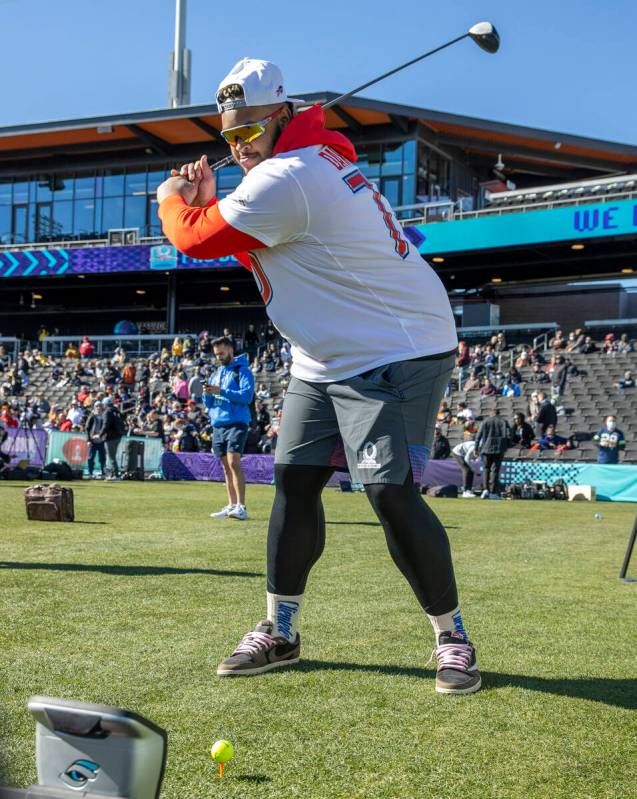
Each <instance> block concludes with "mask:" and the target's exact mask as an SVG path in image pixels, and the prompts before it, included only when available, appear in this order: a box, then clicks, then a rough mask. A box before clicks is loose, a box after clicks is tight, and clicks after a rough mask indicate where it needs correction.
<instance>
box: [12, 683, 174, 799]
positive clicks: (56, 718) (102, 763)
mask: <svg viewBox="0 0 637 799" xmlns="http://www.w3.org/2000/svg"><path fill="white" fill-rule="evenodd" d="M28 704H29V710H30V712H31V714H32V715H33V717H34V719H35V722H36V732H35V735H36V746H35V749H36V766H37V774H38V785H32V786H31V787H30V788H27V789H26V790H18V789H15V788H0V799H19V797H24V799H65V798H66V799H71V797H73V796H76V797H78V796H79V797H90V799H99V798H100V797H111V798H112V797H120V798H121V799H158V797H159V792H160V790H161V783H162V779H163V776H164V768H165V764H166V749H167V736H166V732H165V731H164V730H163V729H162V728H161V727H158V726H157V725H156V724H154V723H153V722H152V721H149V720H148V719H145V718H144V717H143V716H139V715H138V714H137V713H133V712H131V711H129V710H123V709H121V708H117V707H111V706H110V705H95V704H88V703H85V702H73V701H67V700H64V699H50V698H48V697H32V698H31V699H30V700H29V703H28Z"/></svg>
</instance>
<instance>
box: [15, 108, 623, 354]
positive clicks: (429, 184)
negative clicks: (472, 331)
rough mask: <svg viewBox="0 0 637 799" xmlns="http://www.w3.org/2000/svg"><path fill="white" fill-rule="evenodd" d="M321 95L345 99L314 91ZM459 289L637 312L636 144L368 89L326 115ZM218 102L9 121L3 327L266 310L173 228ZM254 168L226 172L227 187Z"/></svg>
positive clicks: (238, 315) (524, 315)
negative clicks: (170, 194) (165, 202)
mask: <svg viewBox="0 0 637 799" xmlns="http://www.w3.org/2000/svg"><path fill="white" fill-rule="evenodd" d="M302 96H304V97H305V98H306V99H307V101H308V104H310V103H322V102H326V101H328V100H330V99H332V98H334V97H336V95H335V94H331V93H320V94H305V95H302ZM327 122H328V126H329V127H331V128H337V129H339V130H341V131H342V132H344V133H345V134H347V135H348V136H349V138H350V139H351V140H352V141H353V142H354V144H355V145H356V148H357V150H358V152H359V157H360V161H359V166H360V168H361V170H362V171H363V173H364V174H365V175H366V176H367V177H368V178H369V179H370V180H373V181H375V182H377V183H378V184H379V186H380V189H381V191H382V193H383V194H384V195H385V197H387V199H388V200H389V202H390V203H391V204H392V205H393V206H394V208H396V209H397V213H398V215H399V217H400V218H401V220H402V221H403V224H404V225H405V226H406V229H407V231H408V235H409V238H410V239H411V241H412V243H413V244H414V245H415V246H417V247H418V249H419V251H420V252H421V254H422V255H423V257H424V258H426V259H427V260H428V261H429V262H430V263H431V264H432V265H433V266H434V267H435V268H436V269H437V271H438V272H439V274H440V276H441V277H442V279H443V281H444V282H445V285H446V286H447V288H448V290H449V292H450V297H451V299H452V304H453V306H454V311H455V313H456V315H457V319H458V323H459V326H462V327H465V328H466V327H480V326H489V325H500V326H502V325H504V326H508V325H518V324H522V325H523V324H528V325H529V326H531V325H537V326H538V328H539V327H542V326H543V325H546V326H549V325H553V324H555V323H557V324H561V325H564V326H568V327H575V326H583V325H585V324H587V323H589V322H595V321H600V322H603V323H604V324H605V325H606V327H608V326H609V321H608V320H616V321H617V322H618V320H620V319H624V320H625V321H626V322H628V321H629V320H631V319H633V320H634V318H635V317H637V293H632V292H631V291H630V283H631V280H630V278H631V275H632V274H633V272H634V270H637V147H634V146H630V145H626V144H619V143H614V142H608V141H602V140H596V139H590V138H585V137H581V136H574V135H570V134H565V133H556V132H552V131H546V130H537V129H533V128H528V127H522V126H519V125H509V124H506V123H502V122H493V121H489V120H484V119H475V118H471V117H465V116H459V115H454V114H446V113H442V112H438V111H432V110H429V109H424V108H414V107H411V106H403V105H396V104H392V103H388V102H380V101H375V100H370V99H365V98H350V99H348V100H347V101H346V102H345V103H344V104H342V105H336V106H334V107H333V108H331V109H329V110H328V111H327ZM219 129H220V116H219V114H218V112H217V109H216V105H214V104H211V105H195V106H193V105H190V106H185V107H179V108H172V109H163V110H159V111H149V112H139V113H133V114H126V115H121V116H115V115H112V116H107V117H99V118H88V119H73V120H66V121H60V122H44V123H39V124H30V125H22V126H13V127H5V128H1V129H0V286H1V287H2V289H1V294H0V314H1V317H0V318H1V319H2V322H1V324H0V333H1V334H2V335H3V336H18V337H23V338H25V339H28V340H29V339H30V340H33V339H34V338H35V334H36V331H37V329H38V327H39V326H40V325H44V326H45V327H46V328H47V329H48V330H49V331H55V330H57V331H59V333H60V334H61V335H74V336H76V335H79V334H82V333H87V332H88V333H91V334H92V335H97V334H110V333H112V332H113V330H114V326H115V325H116V324H117V323H118V322H120V321H122V320H126V321H130V322H133V323H135V324H136V325H137V328H138V329H139V330H140V331H141V332H143V331H149V332H166V333H169V332H176V331H184V332H187V331H188V332H196V331H199V330H201V329H204V328H206V329H209V330H211V332H216V331H220V330H221V329H222V328H223V327H224V326H226V325H228V326H230V327H232V328H233V329H234V330H235V331H240V330H242V329H243V327H244V326H245V324H246V323H247V322H248V321H257V322H258V321H259V320H265V318H266V316H265V310H264V308H263V304H262V302H261V298H260V296H259V293H258V291H257V287H256V285H255V283H254V280H253V278H252V276H251V275H250V274H249V273H248V272H247V271H245V270H244V269H242V268H241V267H240V266H239V264H238V263H237V262H236V261H235V260H234V259H233V258H226V259H220V260H213V261H197V260H195V259H192V258H188V257H186V256H183V255H182V254H180V253H177V252H176V251H175V250H174V248H173V247H171V246H170V245H168V244H167V242H166V241H165V239H163V238H162V235H161V228H160V224H159V219H158V217H157V203H156V199H155V191H156V189H157V186H158V185H159V184H160V183H161V182H162V180H163V179H164V178H165V177H166V176H167V175H168V173H169V170H170V168H172V167H174V166H176V165H180V164H182V163H184V162H187V161H190V160H193V159H196V158H198V157H199V156H200V155H201V154H202V153H204V152H205V153H207V154H208V155H209V158H210V160H211V161H214V160H216V159H217V158H220V157H223V156H224V155H226V154H227V146H226V145H225V143H224V142H223V140H222V138H221V136H220V133H219ZM239 180H240V171H239V169H238V167H229V168H226V169H223V170H221V171H220V172H219V173H218V193H219V195H221V196H223V195H224V194H226V193H228V192H230V191H231V190H232V189H233V188H234V187H235V186H236V185H237V183H238V182H239Z"/></svg>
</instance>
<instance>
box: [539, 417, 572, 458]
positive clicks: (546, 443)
mask: <svg viewBox="0 0 637 799" xmlns="http://www.w3.org/2000/svg"><path fill="white" fill-rule="evenodd" d="M531 449H534V450H539V451H540V452H545V451H546V450H554V451H555V452H556V453H557V454H558V455H561V454H562V452H564V450H566V449H572V445H571V442H570V441H569V440H568V439H567V438H563V436H558V435H557V434H556V432H555V427H554V426H553V425H552V424H551V425H549V426H548V427H547V428H546V432H545V433H543V434H542V435H541V436H540V438H539V439H538V441H537V443H536V444H533V446H532V447H531Z"/></svg>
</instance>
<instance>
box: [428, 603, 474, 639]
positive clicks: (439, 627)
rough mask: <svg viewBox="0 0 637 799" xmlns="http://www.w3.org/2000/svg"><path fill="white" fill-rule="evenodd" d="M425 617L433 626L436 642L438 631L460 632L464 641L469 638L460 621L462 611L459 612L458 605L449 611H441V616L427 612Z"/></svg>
mask: <svg viewBox="0 0 637 799" xmlns="http://www.w3.org/2000/svg"><path fill="white" fill-rule="evenodd" d="M427 618H428V619H429V621H430V622H431V626H432V627H433V628H434V632H435V634H436V643H438V637H439V636H440V633H447V632H452V633H460V634H461V635H462V637H463V638H464V639H465V641H468V640H469V636H468V634H467V631H466V630H465V628H464V622H463V621H462V613H461V612H460V605H458V607H457V608H456V609H455V610H451V611H449V613H443V614H442V615H441V616H430V615H429V614H427Z"/></svg>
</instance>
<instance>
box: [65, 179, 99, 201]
mask: <svg viewBox="0 0 637 799" xmlns="http://www.w3.org/2000/svg"><path fill="white" fill-rule="evenodd" d="M56 196H57V195H56ZM93 197H95V177H94V176H93V175H91V176H90V177H85V178H75V199H76V200H83V199H92V198H93Z"/></svg>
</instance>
